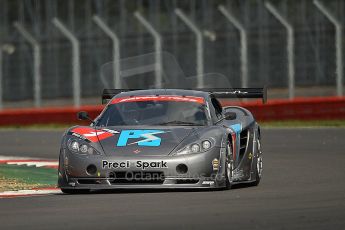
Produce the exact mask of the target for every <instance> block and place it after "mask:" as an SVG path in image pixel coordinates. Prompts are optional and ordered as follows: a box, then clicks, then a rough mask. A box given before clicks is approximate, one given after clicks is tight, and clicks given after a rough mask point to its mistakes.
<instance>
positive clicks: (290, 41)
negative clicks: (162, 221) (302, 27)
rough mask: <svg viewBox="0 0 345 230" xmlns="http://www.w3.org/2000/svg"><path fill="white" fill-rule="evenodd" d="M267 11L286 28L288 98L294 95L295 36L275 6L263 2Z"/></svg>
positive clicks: (291, 27) (289, 24)
mask: <svg viewBox="0 0 345 230" xmlns="http://www.w3.org/2000/svg"><path fill="white" fill-rule="evenodd" d="M265 6H266V8H267V10H268V11H269V12H271V14H272V15H273V16H274V17H275V18H276V19H277V20H278V21H279V22H280V23H281V24H282V25H283V26H284V27H285V28H286V30H287V46H286V51H287V56H288V57H287V58H288V82H289V98H290V99H293V98H294V97H295V63H294V62H295V61H294V58H295V38H294V29H293V26H292V24H291V23H290V22H289V21H288V20H287V19H286V18H285V17H284V16H283V15H282V14H281V13H280V12H279V11H278V10H277V8H275V7H274V6H273V5H272V4H271V3H270V2H265Z"/></svg>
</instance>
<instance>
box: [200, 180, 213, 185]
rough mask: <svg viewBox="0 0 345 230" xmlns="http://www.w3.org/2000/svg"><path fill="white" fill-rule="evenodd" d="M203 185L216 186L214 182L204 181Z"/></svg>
mask: <svg viewBox="0 0 345 230" xmlns="http://www.w3.org/2000/svg"><path fill="white" fill-rule="evenodd" d="M202 184H208V185H214V181H207V180H205V181H203V182H202Z"/></svg>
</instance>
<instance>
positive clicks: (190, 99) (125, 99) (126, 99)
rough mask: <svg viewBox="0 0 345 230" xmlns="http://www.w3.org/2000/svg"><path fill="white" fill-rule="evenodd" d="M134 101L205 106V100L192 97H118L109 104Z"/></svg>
mask: <svg viewBox="0 0 345 230" xmlns="http://www.w3.org/2000/svg"><path fill="white" fill-rule="evenodd" d="M136 101H181V102H196V103H200V104H205V99H204V98H202V97H193V96H133V97H120V98H114V99H113V100H112V101H111V103H110V104H117V103H123V102H136Z"/></svg>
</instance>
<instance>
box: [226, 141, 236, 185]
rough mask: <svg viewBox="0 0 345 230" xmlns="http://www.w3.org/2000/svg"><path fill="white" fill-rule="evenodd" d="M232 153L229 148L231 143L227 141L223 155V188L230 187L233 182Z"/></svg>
mask: <svg viewBox="0 0 345 230" xmlns="http://www.w3.org/2000/svg"><path fill="white" fill-rule="evenodd" d="M233 159H234V158H233V153H232V150H231V144H230V143H229V142H228V143H227V145H226V155H225V188H226V189H231V186H232V184H233V171H234V160H233Z"/></svg>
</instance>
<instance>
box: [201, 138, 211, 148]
mask: <svg viewBox="0 0 345 230" xmlns="http://www.w3.org/2000/svg"><path fill="white" fill-rule="evenodd" d="M201 145H202V148H203V149H205V150H207V149H209V148H211V142H210V141H208V140H206V141H203V142H201Z"/></svg>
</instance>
